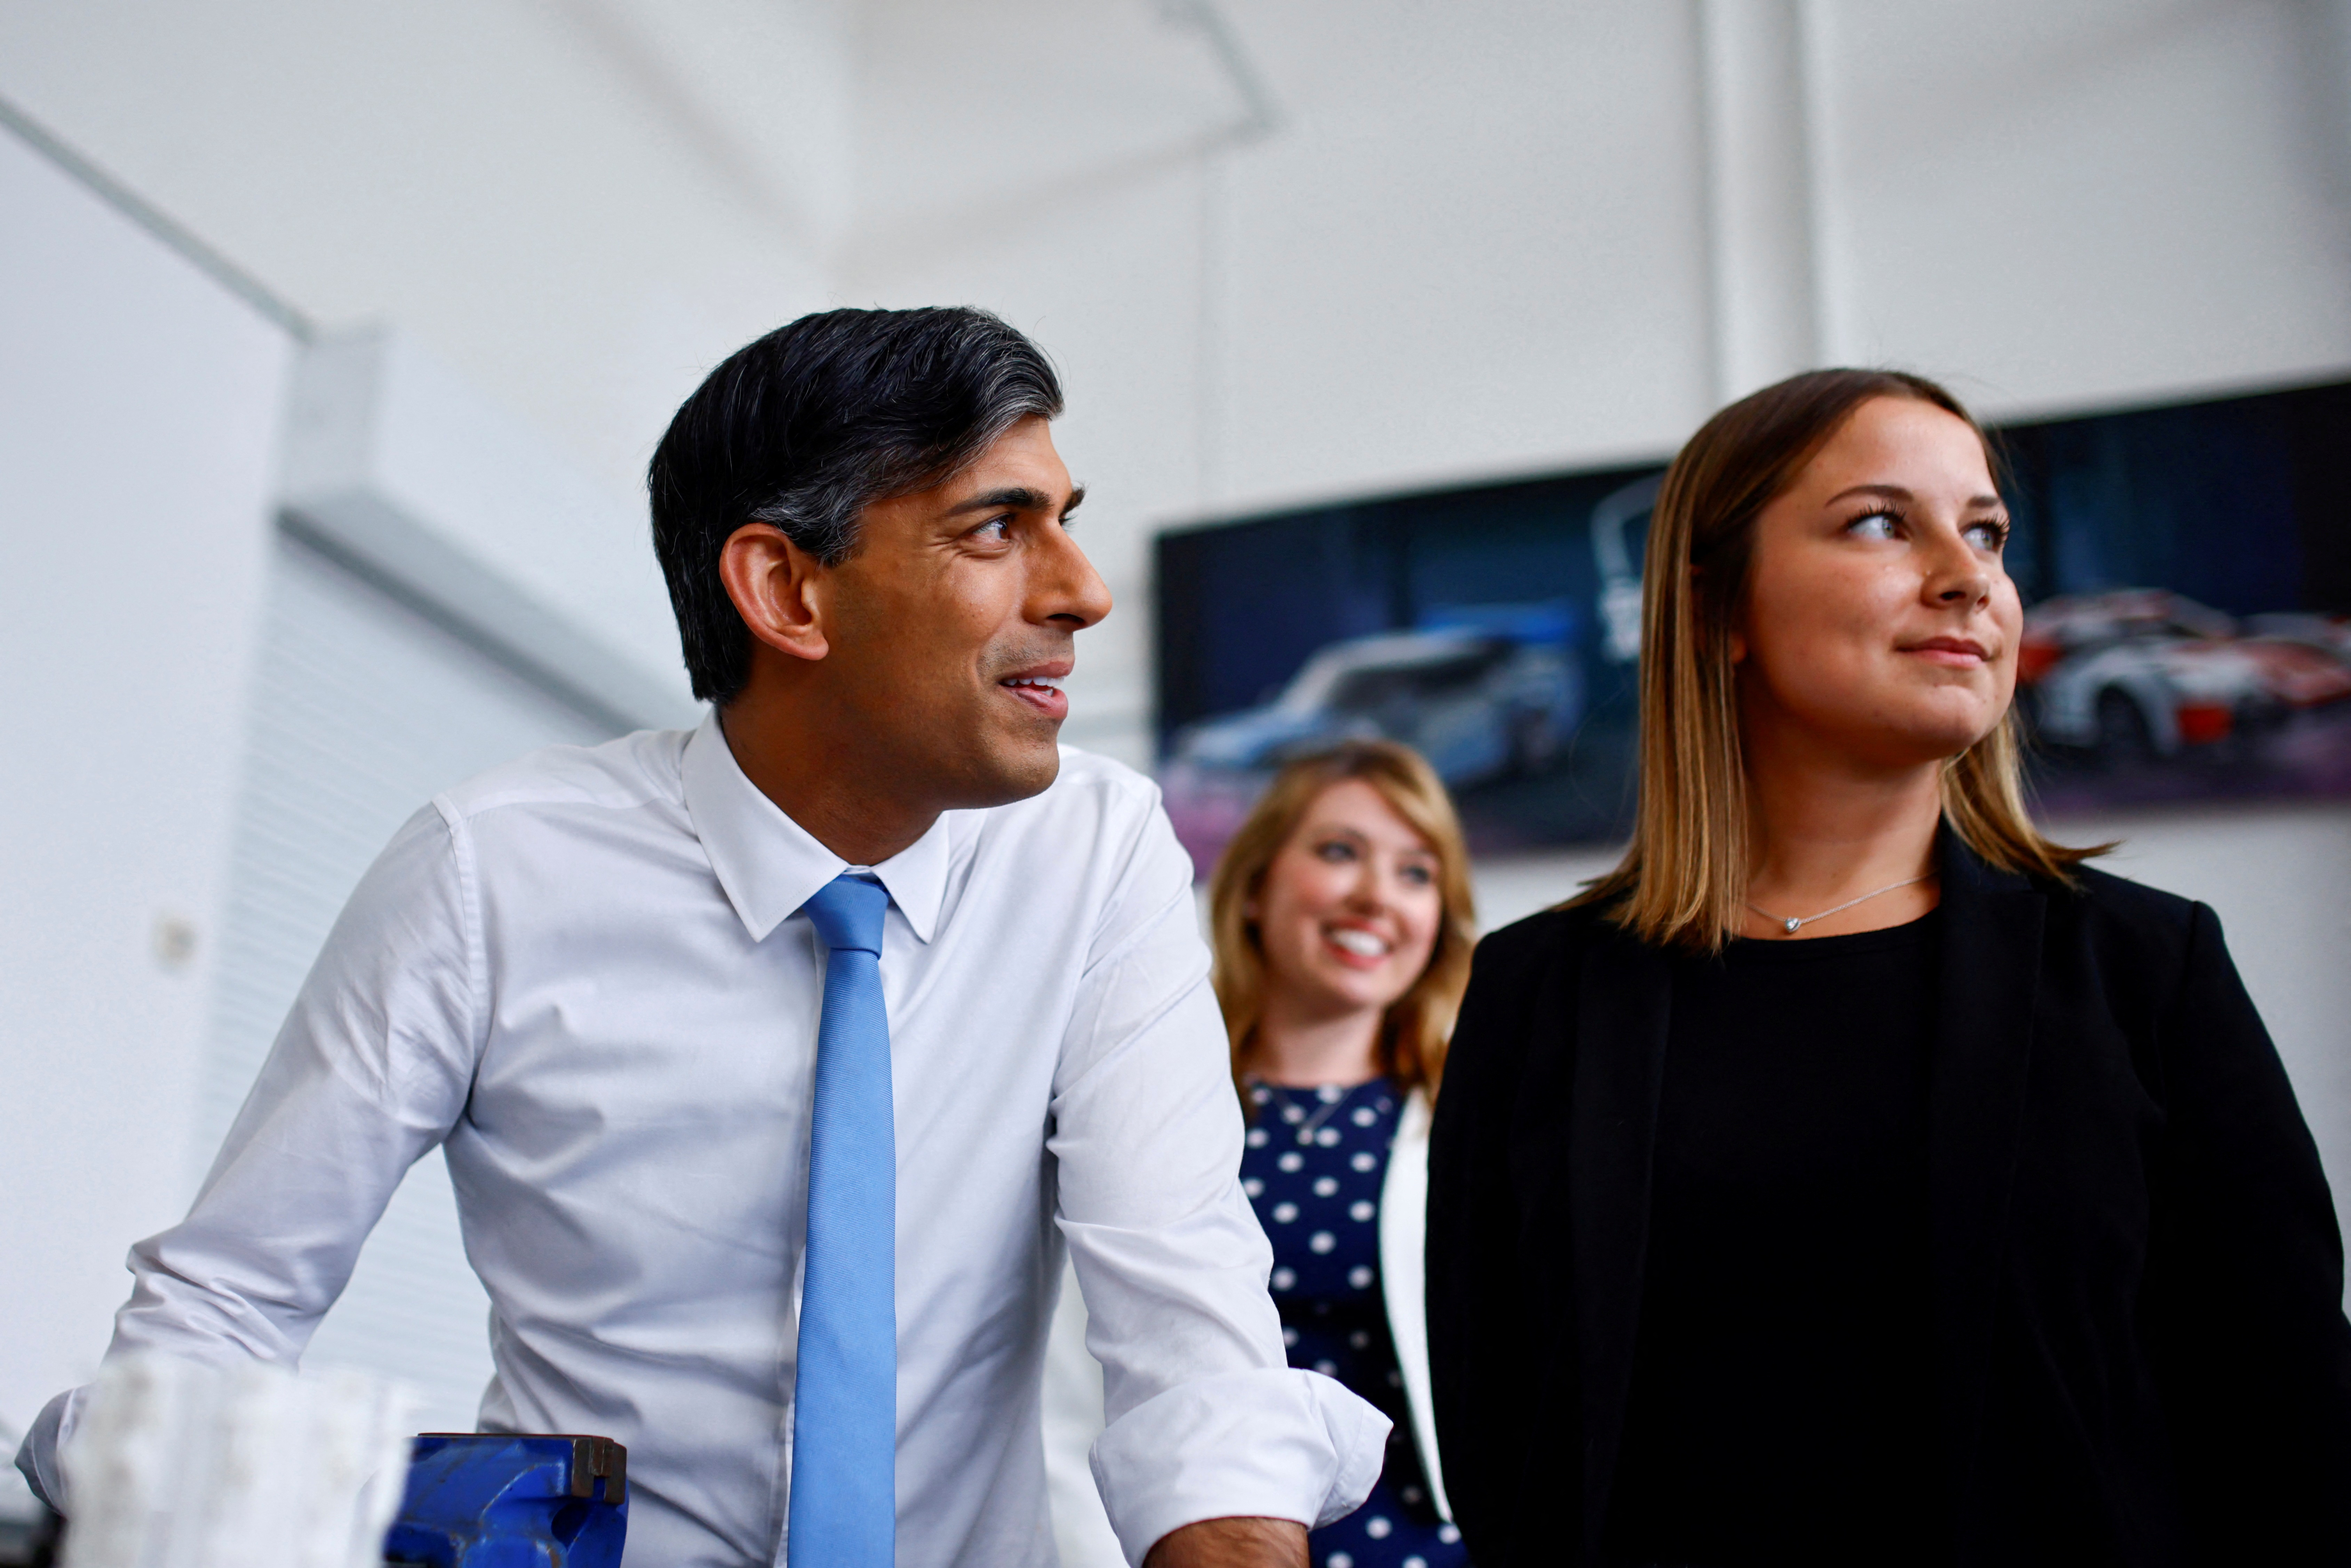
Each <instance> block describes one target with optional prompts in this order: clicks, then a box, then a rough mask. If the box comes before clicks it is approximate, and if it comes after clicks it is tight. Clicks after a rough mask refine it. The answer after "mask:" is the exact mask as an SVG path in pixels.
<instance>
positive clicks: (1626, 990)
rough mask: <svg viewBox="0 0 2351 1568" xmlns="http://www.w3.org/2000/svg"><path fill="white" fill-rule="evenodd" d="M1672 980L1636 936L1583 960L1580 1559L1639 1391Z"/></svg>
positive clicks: (1578, 1103) (1573, 1213)
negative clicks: (1638, 1342) (1638, 1350)
mask: <svg viewBox="0 0 2351 1568" xmlns="http://www.w3.org/2000/svg"><path fill="white" fill-rule="evenodd" d="M1671 1000H1672V977H1671V973H1670V971H1669V969H1668V967H1667V960H1666V958H1665V956H1664V955H1662V954H1660V953H1658V952H1656V950H1654V949H1652V948H1650V947H1647V946H1644V945H1642V944H1641V943H1639V942H1636V941H1635V940H1634V939H1632V938H1631V937H1629V936H1617V937H1615V938H1614V940H1610V941H1606V942H1603V943H1601V944H1599V945H1598V946H1594V947H1593V948H1592V949H1591V950H1590V951H1589V952H1587V953H1586V954H1585V955H1584V958H1583V981H1582V985H1581V986H1580V988H1579V989H1578V997H1577V1003H1576V1019H1575V1068H1574V1073H1575V1077H1574V1090H1573V1102H1572V1103H1573V1112H1572V1116H1571V1124H1570V1126H1569V1133H1568V1135H1569V1145H1568V1150H1569V1154H1568V1207H1569V1214H1570V1230H1571V1234H1572V1237H1573V1245H1572V1251H1573V1258H1574V1267H1575V1330H1576V1347H1577V1364H1578V1373H1579V1380H1580V1386H1581V1390H1582V1400H1583V1410H1582V1412H1581V1418H1582V1426H1583V1559H1584V1561H1586V1562H1589V1561H1591V1560H1593V1558H1594V1557H1596V1556H1597V1554H1598V1552H1599V1548H1600V1536H1601V1531H1602V1530H1603V1529H1604V1526H1605V1525H1606V1523H1607V1516H1608V1493H1609V1488H1610V1486H1611V1484H1612V1482H1613V1481H1614V1478H1615V1471H1616V1455H1617V1449H1618V1446H1619V1444H1620V1442H1621V1440H1622V1438H1623V1436H1624V1428H1625V1402H1626V1400H1627V1398H1628V1397H1629V1396H1630V1395H1631V1392H1632V1382H1633V1349H1634V1341H1635V1338H1636V1337H1637V1335H1638V1333H1639V1330H1640V1323H1641V1281H1642V1274H1643V1270H1644V1269H1645V1268H1646V1254H1647V1251H1648V1239H1649V1173H1650V1159H1651V1155H1652V1154H1653V1152H1654V1150H1655V1147H1656V1134H1657V1095H1658V1092H1659V1089H1660V1087H1661V1086H1662V1085H1663V1083H1664V1081H1665V1066H1666V1030H1667V1022H1668V1018H1667V1014H1668V1011H1669V1009H1670V1005H1671Z"/></svg>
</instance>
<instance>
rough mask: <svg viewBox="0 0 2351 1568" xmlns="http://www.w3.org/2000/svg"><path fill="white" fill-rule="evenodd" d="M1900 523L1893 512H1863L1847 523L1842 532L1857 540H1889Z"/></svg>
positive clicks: (1899, 518) (1900, 520)
mask: <svg viewBox="0 0 2351 1568" xmlns="http://www.w3.org/2000/svg"><path fill="white" fill-rule="evenodd" d="M1901 523H1902V519H1901V517H1898V516H1897V515H1896V514H1895V513H1893V512H1864V513H1863V514H1862V515H1861V516H1860V517H1855V519H1854V520H1853V521H1851V522H1849V523H1847V524H1846V525H1845V526H1844V531H1845V532H1847V533H1849V534H1851V535H1852V536H1853V537H1854V538H1857V539H1890V538H1893V537H1894V535H1895V531H1896V529H1897V528H1900V527H1901Z"/></svg>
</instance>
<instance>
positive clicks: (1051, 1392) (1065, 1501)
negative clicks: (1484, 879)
mask: <svg viewBox="0 0 2351 1568" xmlns="http://www.w3.org/2000/svg"><path fill="white" fill-rule="evenodd" d="M1428 1126H1429V1102H1428V1095H1427V1094H1426V1092H1424V1091H1421V1090H1415V1091H1413V1092H1411V1093H1410V1094H1408V1095H1406V1096H1405V1103H1404V1110H1403V1112H1402V1113H1401V1114H1400V1115H1399V1116H1398V1117H1397V1120H1396V1135H1395V1145H1394V1146H1393V1147H1391V1148H1390V1150H1389V1151H1388V1169H1387V1175H1386V1176H1385V1177H1384V1178H1383V1179H1382V1181H1381V1183H1380V1292H1381V1295H1382V1296H1383V1298H1384V1301H1385V1304H1386V1307H1387V1313H1388V1333H1389V1335H1390V1337H1392V1338H1393V1339H1394V1340H1395V1355H1396V1370H1397V1371H1398V1372H1399V1373H1401V1374H1402V1375H1403V1377H1404V1396H1405V1410H1406V1412H1407V1415H1408V1418H1409V1419H1410V1421H1411V1423H1412V1437H1413V1444H1414V1446H1415V1447H1416V1448H1417V1449H1418V1450H1419V1453H1420V1465H1421V1469H1422V1470H1423V1471H1425V1472H1426V1474H1427V1477H1428V1490H1429V1496H1430V1498H1431V1499H1432V1500H1434V1501H1435V1502H1436V1504H1437V1512H1438V1513H1439V1514H1441V1515H1442V1516H1444V1517H1445V1518H1447V1519H1448V1520H1449V1519H1451V1518H1452V1517H1453V1509H1452V1505H1451V1504H1450V1503H1448V1502H1447V1500H1446V1496H1445V1475H1444V1471H1443V1469H1442V1468H1441V1467H1440V1465H1439V1464H1438V1462H1437V1416H1436V1411H1435V1409H1434V1407H1433V1406H1431V1404H1430V1402H1429V1373H1428V1309H1427V1305H1426V1302H1427V1297H1426V1290H1425V1285H1426V1274H1427V1270H1426V1264H1425V1263H1424V1262H1423V1253H1424V1249H1425V1246H1426V1239H1427V1228H1428ZM1044 1427H1045V1476H1046V1490H1047V1492H1048V1495H1049V1496H1050V1498H1051V1500H1052V1508H1053V1536H1054V1539H1055V1541H1056V1542H1057V1543H1058V1544H1059V1546H1060V1548H1061V1568H1121V1565H1122V1564H1123V1563H1125V1562H1126V1558H1125V1555H1124V1554H1123V1552H1121V1551H1120V1550H1119V1545H1118V1538H1117V1537H1116V1536H1114V1535H1113V1534H1112V1533H1111V1528H1110V1520H1109V1518H1108V1517H1107V1516H1106V1515H1105V1514H1104V1513H1103V1512H1102V1499H1101V1497H1100V1496H1099V1495H1098V1494H1097V1493H1096V1492H1095V1490H1094V1481H1093V1473H1092V1470H1091V1469H1089V1468H1088V1466H1087V1463H1086V1454H1087V1450H1088V1449H1090V1448H1092V1446H1093V1440H1094V1439H1095V1438H1096V1437H1100V1436H1101V1435H1102V1368H1101V1367H1099V1366H1097V1365H1095V1364H1094V1359H1093V1357H1092V1355H1090V1354H1087V1353H1086V1311H1085V1306H1084V1304H1083V1302H1081V1301H1080V1300H1079V1297H1078V1291H1077V1282H1076V1281H1075V1280H1074V1279H1073V1278H1072V1277H1071V1270H1068V1269H1067V1268H1066V1267H1065V1268H1064V1269H1063V1270H1062V1276H1061V1306H1060V1307H1059V1309H1058V1310H1057V1311H1056V1312H1054V1314H1053V1328H1052V1333H1051V1336H1050V1339H1049V1340H1048V1341H1047V1343H1046V1346H1045V1388H1044Z"/></svg>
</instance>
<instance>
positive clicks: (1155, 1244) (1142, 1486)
mask: <svg viewBox="0 0 2351 1568" xmlns="http://www.w3.org/2000/svg"><path fill="white" fill-rule="evenodd" d="M1061 1060H1062V1071H1061V1077H1060V1078H1059V1079H1058V1080H1057V1082H1056V1085H1055V1093H1054V1102H1053V1121H1054V1130H1053V1134H1052V1137H1051V1149H1052V1153H1053V1155H1055V1157H1056V1159H1057V1160H1058V1162H1059V1167H1060V1180H1061V1191H1060V1198H1059V1207H1058V1218H1059V1220H1060V1223H1061V1231H1062V1234H1063V1236H1064V1237H1065V1238H1066V1239H1067V1240H1068V1242H1069V1247H1070V1253H1071V1259H1072V1260H1073V1261H1074V1263H1075V1265H1076V1269H1077V1276H1078V1282H1079V1285H1080V1288H1081V1291H1083V1293H1084V1296H1085V1303H1086V1310H1087V1313H1088V1317H1089V1320H1090V1322H1089V1326H1088V1330H1087V1333H1086V1347H1087V1349H1088V1350H1090V1351H1091V1352H1092V1354H1093V1355H1094V1357H1095V1359H1096V1360H1098V1361H1100V1362H1101V1363H1102V1387H1103V1406H1104V1409H1103V1414H1104V1416H1105V1418H1106V1421H1107V1426H1106V1427H1105V1429H1104V1430H1103V1432H1102V1436H1101V1437H1099V1438H1098V1439H1097V1440H1096V1441H1095V1444H1094V1448H1093V1455H1092V1464H1093V1471H1094V1479H1095V1481H1096V1484H1097V1485H1098V1486H1099V1487H1100V1489H1101V1490H1102V1501H1103V1504H1104V1507H1105V1508H1106V1510H1107V1511H1108V1512H1109V1514H1110V1519H1111V1524H1112V1526H1113V1529H1114V1530H1116V1531H1117V1532H1118V1537H1119V1543H1120V1545H1121V1547H1122V1548H1123V1550H1124V1552H1125V1553H1126V1556H1127V1559H1128V1561H1129V1562H1131V1563H1140V1562H1141V1561H1142V1560H1143V1556H1144V1552H1148V1551H1149V1550H1150V1549H1151V1546H1152V1545H1153V1543H1154V1542H1157V1541H1158V1540H1159V1539H1160V1538H1161V1537H1162V1536H1165V1534H1167V1533H1168V1532H1169V1531H1173V1530H1175V1529H1177V1528H1179V1527H1181V1526H1183V1525H1186V1524H1189V1523H1193V1522H1195V1521H1199V1520H1204V1519H1219V1518H1231V1517H1241V1516H1249V1517H1260V1518H1273V1519H1290V1520H1295V1521H1299V1522H1300V1523H1301V1524H1305V1525H1308V1526H1310V1527H1311V1526H1316V1525H1321V1524H1325V1523H1328V1522H1330V1521H1332V1520H1335V1519H1338V1518H1340V1517H1342V1516H1343V1515H1344V1514H1346V1513H1348V1512H1349V1511H1352V1510H1353V1509H1354V1508H1355V1507H1356V1506H1357V1505H1359V1504H1360V1503H1361V1502H1362V1501H1363V1500H1364V1497H1365V1496H1366V1495H1368V1494H1369V1492H1370V1490H1371V1489H1372V1486H1373V1483H1374V1481H1376V1480H1377V1479H1378V1478H1379V1473H1380V1465H1381V1460H1382V1458H1383V1455H1384V1445H1385V1442H1386V1438H1387V1432H1388V1421H1387V1418H1386V1417H1385V1416H1382V1415H1381V1414H1380V1413H1379V1412H1378V1411H1377V1410H1375V1409H1374V1408H1373V1407H1372V1406H1370V1405H1368V1404H1366V1403H1365V1402H1364V1400H1362V1399H1360V1398H1357V1397H1356V1396H1354V1395H1353V1394H1351V1393H1349V1392H1348V1391H1347V1390H1346V1389H1345V1388H1344V1387H1343V1386H1342V1385H1339V1384H1338V1383H1336V1382H1334V1381H1332V1379H1330V1378H1328V1377H1324V1376H1322V1375H1318V1374H1315V1373H1311V1372H1306V1371H1302V1370H1298V1369H1294V1368H1292V1367H1290V1366H1289V1365H1288V1364H1287V1363H1286V1361H1285V1358H1284V1355H1283V1351H1282V1341H1281V1322H1280V1316H1279V1314H1278V1313H1277V1312H1275V1310H1274V1305H1273V1301H1272V1299H1271V1298H1270V1296H1269V1295H1268V1294H1267V1292H1266V1281H1267V1276H1268V1274H1269V1273H1270V1270H1271V1269H1272V1264H1273V1254H1272V1249H1271V1248H1270V1247H1269V1246H1268V1244H1267V1242H1266V1239H1265V1233H1264V1231H1263V1230H1262V1229H1260V1228H1259V1225H1258V1222H1257V1217H1256V1215H1255V1213H1254V1212H1253V1211H1252V1210H1251V1209H1250V1207H1249V1199H1248V1197H1246V1196H1245V1195H1244V1194H1243V1193H1242V1191H1241V1187H1240V1155H1241V1138H1242V1123H1241V1113H1240V1105H1239V1102H1238V1096H1237V1095H1236V1094H1235V1093H1234V1091H1233V1082H1232V1077H1231V1073H1230V1070H1229V1067H1228V1051H1227V1047H1226V1041H1225V1030H1224V1023H1223V1019H1222V1018H1221V1017H1220V1015H1219V1014H1218V1011H1217V1003H1216V998H1215V996H1214V994H1213V993H1212V992H1211V990H1210V989H1209V986H1208V977H1207V948H1206V946H1205V945H1204V944H1203V943H1202V942H1201V940H1200V936H1199V930H1198V924H1197V916H1196V914H1195V911H1194V905H1193V901H1192V890H1191V862H1190V859H1189V857H1188V856H1187V855H1186V853H1185V852H1184V850H1183V848H1182V846H1181V845H1180V844H1178V843H1177V842H1176V841H1175V834H1174V832H1173V831H1171V830H1170V829H1169V827H1168V826H1167V821H1166V818H1165V815H1164V814H1163V813H1161V812H1159V811H1157V810H1153V811H1152V812H1151V813H1150V814H1149V818H1148V821H1146V822H1145V823H1144V826H1143V828H1142V830H1141V831H1140V833H1139V834H1138V836H1137V838H1136V839H1135V841H1134V842H1133V843H1132V844H1131V845H1130V846H1129V852H1128V853H1127V855H1126V856H1125V857H1124V859H1123V863H1122V864H1121V865H1120V867H1119V870H1118V884H1117V887H1116V888H1115V890H1114V892H1113V895H1112V896H1111V898H1110V899H1109V900H1108V901H1107V903H1106V905H1105V908H1104V914H1103V918H1102V923H1101V925H1100V926H1099V927H1098V929H1097V933H1096V936H1095V940H1094V944H1093V950H1092V953H1090V955H1089V962H1088V964H1087V966H1086V968H1085V970H1084V973H1083V976H1082V977H1081V982H1080V992H1079V997H1078V1002H1077V1007H1076V1009H1075V1011H1074V1014H1073V1016H1072V1018H1071V1027H1070V1034H1069V1037H1068V1038H1067V1039H1066V1040H1065V1041H1064V1042H1063V1049H1062V1053H1061Z"/></svg>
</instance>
